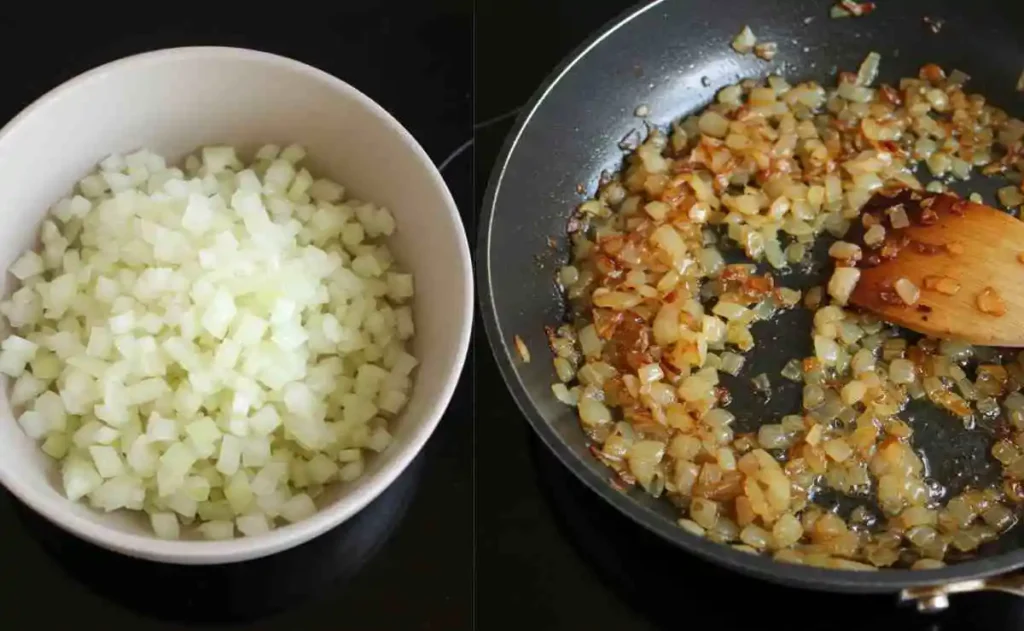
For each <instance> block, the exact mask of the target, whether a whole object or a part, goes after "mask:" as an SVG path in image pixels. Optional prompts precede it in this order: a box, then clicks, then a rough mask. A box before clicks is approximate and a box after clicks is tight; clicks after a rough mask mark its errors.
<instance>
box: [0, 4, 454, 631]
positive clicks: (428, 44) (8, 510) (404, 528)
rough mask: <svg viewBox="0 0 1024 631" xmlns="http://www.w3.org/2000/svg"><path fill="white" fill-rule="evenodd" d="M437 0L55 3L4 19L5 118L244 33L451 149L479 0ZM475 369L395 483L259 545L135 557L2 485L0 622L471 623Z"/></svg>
mask: <svg viewBox="0 0 1024 631" xmlns="http://www.w3.org/2000/svg"><path fill="white" fill-rule="evenodd" d="M341 4H342V5H343V4H344V3H341ZM427 4H428V3H416V2H411V1H407V2H397V1H386V2H385V1H377V2H372V3H367V4H365V5H358V8H350V9H336V8H335V9H331V10H324V9H319V8H313V7H312V5H310V6H309V7H308V8H306V9H305V10H303V9H302V7H301V6H300V5H295V6H294V9H293V10H292V11H289V10H288V9H292V7H287V6H285V7H278V9H279V10H281V9H284V11H283V14H282V15H279V16H277V17H275V16H274V15H271V14H270V13H266V12H265V11H264V10H263V9H256V8H253V7H251V6H250V7H248V8H244V9H243V8H241V7H237V8H230V9H227V8H226V9H225V10H219V9H211V8H208V7H205V6H203V7H200V6H196V7H193V8H192V9H189V10H187V11H181V10H180V9H183V8H184V7H178V8H177V9H173V8H167V9H154V11H155V13H157V15H153V16H148V17H145V19H143V16H142V13H141V12H140V13H138V14H137V15H133V16H126V17H129V18H133V19H132V20H131V21H132V23H131V25H130V26H126V25H121V24H118V20H115V19H112V15H113V13H116V11H117V10H118V9H116V8H114V7H111V11H110V12H107V11H106V10H105V9H103V8H102V7H100V6H98V5H90V6H89V7H88V10H87V11H85V12H82V11H78V10H73V11H76V12H77V13H79V14H80V15H68V14H66V13H64V12H63V10H62V17H63V18H64V19H63V20H62V21H60V22H55V21H47V22H46V28H45V30H43V31H41V30H40V29H38V28H34V27H35V26H36V24H37V23H22V22H20V21H18V20H15V19H13V18H8V17H4V18H0V59H3V60H5V61H4V64H3V72H4V79H5V80H4V89H3V91H2V92H0V120H8V119H10V118H11V117H13V116H14V115H15V114H17V112H18V111H19V110H20V109H21V108H23V107H24V106H25V105H27V104H28V103H30V102H31V101H32V100H33V99H35V98H36V97H38V96H41V95H42V94H43V93H44V92H45V91H47V90H49V89H50V88H52V87H55V86H56V85H58V84H59V83H60V82H62V81H64V80H66V79H68V78H70V77H72V76H73V75H75V74H78V73H79V72H81V71H84V70H87V69H89V68H91V67H93V66H96V65H99V64H101V63H104V62H107V61H111V60H114V59H116V58H119V57H123V56H125V55H129V54H132V53H137V52H142V51H146V50H153V49H157V48H165V47H172V46H183V45H228V46H242V47H248V48H257V49H263V50H266V51H269V52H274V53H279V54H284V55H287V56H290V57H294V58H296V59H298V60H300V61H304V62H307V63H310V64H313V65H315V66H318V67H320V68H322V69H324V70H326V71H328V72H331V73H332V74H335V75H336V76H338V77H340V78H342V79H344V80H346V81H348V82H349V83H351V84H352V85H354V86H356V87H357V88H358V89H360V90H362V91H363V92H365V93H366V94H367V95H369V96H370V97H371V98H373V99H375V100H377V101H378V102H379V103H380V104H381V105H383V106H384V107H385V108H386V109H388V110H390V111H391V112H392V113H393V114H394V115H395V116H396V117H397V118H398V120H399V121H401V122H402V123H403V124H404V125H405V126H406V127H407V128H408V129H409V130H410V131H411V132H412V134H413V135H414V136H416V138H417V139H418V140H419V141H420V143H421V144H422V145H423V146H424V148H425V149H426V150H427V152H428V153H429V154H430V156H431V157H432V158H433V159H434V160H435V161H436V162H437V163H441V162H442V161H443V160H444V159H445V158H446V157H448V156H449V155H450V154H451V153H452V152H453V151H454V150H455V149H456V148H457V147H459V146H460V145H462V144H463V143H464V142H466V141H467V140H469V138H470V137H471V134H472V129H471V124H470V121H471V116H472V109H471V107H472V101H471V88H472V78H471V73H472V13H471V11H472V8H471V5H470V2H469V0H445V1H439V2H431V3H429V7H427ZM353 5H355V3H353ZM225 6H226V5H225ZM332 6H338V3H335V5H332ZM182 15H187V17H181V16H182ZM136 18H137V19H136ZM396 78H397V80H396ZM125 107H131V104H130V103H126V104H125ZM471 165H472V154H471V153H470V152H464V153H462V154H461V155H459V156H458V157H457V158H455V159H453V160H452V161H451V162H450V163H449V164H448V165H447V167H446V168H445V172H444V175H445V179H446V181H447V182H448V186H449V187H450V189H451V191H452V193H453V195H454V197H455V199H456V201H457V202H458V204H459V206H460V208H461V209H462V211H463V213H464V214H463V216H464V219H465V221H466V223H467V229H468V230H470V231H472V228H471V225H470V224H471V223H472V220H473V213H472V208H473V204H472V197H471V191H472V166H471ZM470 374H471V373H470V369H469V367H468V365H467V369H466V371H465V372H464V374H463V379H462V381H461V383H460V385H459V388H458V391H457V392H456V394H455V398H454V401H453V403H452V405H451V407H450V408H449V410H448V412H447V414H446V415H445V418H444V420H443V421H442V422H441V424H440V426H439V428H438V430H437V432H436V433H435V434H434V436H433V438H432V439H431V440H430V442H429V443H428V446H427V448H426V450H425V451H424V452H423V453H422V454H421V455H420V457H419V458H418V459H417V460H416V461H415V462H414V464H413V465H412V466H411V467H410V468H409V470H408V471H407V472H406V473H405V474H403V476H402V477H400V478H399V480H398V481H397V482H396V483H395V484H394V485H393V486H392V487H391V488H389V489H388V491H386V492H385V494H384V495H382V496H380V497H379V498H378V499H377V500H376V501H375V502H374V503H372V504H371V505H370V506H368V507H367V508H366V509H364V510H363V511H362V512H360V513H359V514H358V515H357V516H356V517H355V518H354V519H352V520H350V521H349V522H347V523H346V524H343V525H342V526H341V527H339V528H337V529H335V530H334V531H332V532H330V533H328V534H326V535H324V536H323V537H320V538H318V539H317V540H315V541H313V542H310V543H309V544H307V545H305V546H302V547H300V548H298V549H296V550H294V551H290V552H284V553H282V554H279V555H275V556H274V557H271V558H270V559H268V560H265V561H257V562H253V563H246V564H241V565H233V566H224V567H221V568H180V567H175V566H165V565H158V564H152V563H144V562H138V561H133V560H131V559H127V558H125V557H120V556H117V555H113V554H110V553H107V552H104V551H102V550H99V549H98V548H95V547H93V546H91V545H88V544H85V543H82V542H81V541H78V540H77V539H74V538H73V537H71V536H69V535H66V534H64V533H63V531H60V530H58V529H56V528H55V527H53V526H51V525H50V524H49V523H47V522H45V521H43V520H42V519H41V518H39V517H36V516H35V515H34V514H32V513H30V512H29V511H28V510H27V509H25V508H23V507H22V506H21V505H20V504H18V503H17V502H16V501H15V500H13V499H12V498H11V497H10V496H9V495H7V494H6V493H0V611H2V612H3V622H2V624H0V628H3V629H6V630H10V631H29V630H35V629H66V628H72V626H75V627H77V626H82V625H84V626H89V627H95V628H104V629H109V630H111V631H118V630H120V629H125V630H131V631H147V630H150V629H153V630H171V629H181V628H195V627H196V626H206V625H211V626H222V625H223V624H224V623H235V624H234V625H232V626H233V627H234V628H241V629H259V630H265V631H273V630H275V629H294V630H301V631H315V630H318V629H322V630H332V631H333V630H336V629H359V630H378V629H379V630H382V631H387V630H391V629H394V630H396V631H399V630H400V631H406V630H412V629H423V630H426V629H437V630H443V631H449V630H461V629H469V628H471V605H472V580H473V577H472V554H473V549H472V536H473V532H472V492H473V491H472V424H471V423H472V383H471V379H470ZM385 544H386V545H385ZM203 623H206V624H203Z"/></svg>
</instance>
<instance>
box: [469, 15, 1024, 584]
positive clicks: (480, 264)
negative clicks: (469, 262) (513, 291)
mask: <svg viewBox="0 0 1024 631" xmlns="http://www.w3.org/2000/svg"><path fill="white" fill-rule="evenodd" d="M666 2H667V0H653V1H651V2H641V3H640V4H637V5H634V6H633V7H631V8H629V9H627V10H625V11H623V12H622V13H620V14H619V15H618V16H616V17H615V18H613V19H611V20H610V21H608V22H607V23H605V24H604V25H603V26H602V27H600V28H599V29H597V30H596V31H594V33H592V34H591V35H590V36H588V37H587V38H586V39H585V40H584V41H583V42H582V43H581V44H579V45H578V46H577V47H576V48H575V49H573V50H572V52H570V53H569V54H568V55H567V56H565V57H564V58H563V59H562V60H561V61H560V62H559V63H558V65H556V66H555V68H554V69H553V70H552V71H551V72H550V73H549V74H548V76H547V77H546V78H545V79H544V81H543V82H542V83H541V84H540V85H539V86H538V88H537V89H536V90H535V91H534V93H533V94H532V95H531V97H530V99H529V101H528V102H527V104H526V105H525V106H524V107H523V108H522V110H521V112H520V114H519V116H517V118H516V121H515V123H514V124H513V126H512V129H511V131H509V133H508V135H507V136H506V138H505V140H504V142H503V145H502V148H501V151H500V152H499V153H498V157H497V159H496V160H495V162H494V165H493V166H492V167H491V172H490V176H489V178H488V183H487V189H486V191H485V194H484V198H483V202H482V207H481V209H480V214H479V222H480V223H479V226H478V235H477V239H478V241H477V246H476V252H475V256H476V259H477V261H476V263H477V265H476V268H477V269H476V277H477V285H478V290H477V291H478V297H479V300H480V307H481V315H482V319H483V324H484V331H485V333H486V337H487V340H488V344H489V346H490V348H491V352H492V354H493V356H494V359H495V363H496V364H497V365H498V369H499V372H500V373H501V376H502V380H503V381H504V383H505V387H506V388H507V389H508V391H509V393H510V394H511V395H512V398H513V399H514V400H515V402H516V405H517V407H518V408H519V410H520V412H521V413H522V415H523V416H524V417H525V418H526V421H527V422H528V423H529V425H530V426H531V427H532V429H533V431H534V433H535V434H536V435H537V436H538V437H539V438H540V439H541V442H542V443H544V445H545V447H546V448H547V449H548V450H549V451H550V452H551V453H552V454H554V455H555V457H556V458H557V459H558V460H559V462H560V463H561V465H562V466H564V467H565V468H567V469H568V470H569V471H571V472H572V473H573V475H575V477H576V478H577V479H578V480H579V481H580V482H582V483H583V485H584V486H586V487H588V488H589V489H590V490H591V491H592V492H594V493H596V494H597V495H598V496H600V497H601V498H602V499H603V500H604V501H605V502H606V503H608V504H610V505H611V506H613V507H614V508H615V509H616V510H618V511H619V512H620V513H621V514H623V515H624V516H626V517H627V518H629V519H630V520H632V521H633V522H634V523H636V524H637V525H638V526H640V527H642V528H644V529H645V530H647V531H648V532H651V533H654V534H656V535H657V536H658V537H660V538H661V539H662V540H664V541H665V542H666V543H669V544H671V545H673V546H675V547H676V548H679V549H682V550H683V551H685V552H687V553H688V554H692V555H694V556H696V557H698V558H700V559H703V560H705V561H710V562H712V563H715V564H717V565H718V566H720V567H724V568H727V569H729V570H732V571H736V572H740V573H742V574H746V575H748V576H753V577H756V578H758V579H762V580H767V581H771V582H774V583H779V584H783V585H787V586H791V587H799V588H804V589H811V590H816V591H829V592H846V593H884V592H898V591H900V590H904V589H910V588H917V587H927V586H934V585H943V584H948V583H955V582H960V581H968V580H974V579H982V578H986V577H990V576H996V575H1001V574H1005V573H1008V572H1011V571H1013V570H1015V569H1018V568H1020V567H1022V566H1024V549H1016V550H1013V551H1011V552H1007V553H1002V554H998V555H993V556H990V557H986V558H983V559H975V560H971V561H966V562H962V563H957V564H955V565H950V566H946V567H943V568H939V569H933V570H893V569H881V570H879V571H876V572H855V571H849V570H834V569H824V568H815V567H809V566H801V565H795V564H788V563H782V562H779V561H774V560H772V559H770V558H768V557H764V556H760V555H756V556H755V555H751V554H749V553H746V552H742V551H739V550H735V549H733V548H732V547H730V546H727V545H723V544H719V543H715V542H713V541H709V540H707V539H703V538H699V537H696V536H694V535H692V534H690V533H688V532H686V531H684V530H682V529H681V528H679V527H677V526H675V525H674V524H672V523H671V522H669V521H667V520H665V519H664V517H663V516H661V515H658V514H657V513H655V512H654V511H653V510H651V509H649V508H647V507H644V506H643V505H641V504H639V503H637V502H635V501H634V500H632V499H630V498H629V497H628V496H627V495H626V494H625V493H622V492H620V491H617V490H615V489H614V488H613V487H612V486H611V485H609V484H608V482H607V480H605V479H604V478H602V477H600V476H599V475H597V474H596V473H595V472H594V471H593V470H591V468H590V466H589V465H588V463H587V462H585V461H584V460H583V458H581V457H580V456H579V455H578V454H576V453H575V452H574V451H573V450H572V449H570V448H569V446H568V445H567V444H565V443H564V442H563V441H562V440H561V439H560V438H559V437H558V436H557V435H556V433H555V432H554V430H553V429H552V428H551V427H550V426H549V425H548V423H547V421H546V420H545V419H544V418H543V417H542V416H541V415H540V413H539V412H538V411H537V410H536V408H535V407H534V406H533V405H532V403H531V401H530V397H529V395H528V394H527V392H526V389H525V387H524V386H523V384H522V382H521V380H520V377H519V374H518V372H517V370H516V368H515V363H514V360H513V351H512V349H511V348H510V346H509V344H508V343H507V342H506V337H505V333H504V332H503V330H502V326H501V322H500V319H499V317H498V313H497V306H496V304H495V302H494V291H493V287H492V284H491V227H492V223H493V220H494V215H495V210H496V207H497V204H498V201H499V196H500V195H501V186H502V182H503V180H504V177H505V173H506V171H507V169H508V167H509V162H510V160H511V159H512V156H513V153H514V152H515V149H516V147H517V145H518V144H519V141H520V139H521V137H522V134H523V132H524V130H525V129H526V127H527V126H528V125H529V123H530V121H531V120H532V118H533V116H534V114H535V113H536V112H537V111H538V110H539V109H540V108H541V107H542V106H543V104H544V101H545V100H546V98H547V97H548V95H549V94H550V93H551V92H552V91H553V90H554V89H555V88H556V87H557V86H558V84H559V82H560V81H561V80H562V78H563V77H565V76H566V75H567V74H568V73H569V72H571V71H572V69H573V68H574V67H575V66H576V65H577V64H578V63H579V62H581V61H582V60H583V59H584V58H585V57H586V56H587V54H589V53H590V51H591V50H593V49H594V48H596V47H597V46H599V45H600V44H601V43H603V42H604V41H605V40H607V39H609V38H610V37H611V36H612V35H614V34H615V33H616V32H617V31H619V30H620V29H621V28H623V27H624V26H626V25H627V24H629V23H630V22H632V21H633V20H635V19H637V18H638V17H640V16H642V15H644V14H645V13H647V12H648V11H650V10H651V9H654V8H656V7H658V6H660V5H662V4H664V3H666Z"/></svg>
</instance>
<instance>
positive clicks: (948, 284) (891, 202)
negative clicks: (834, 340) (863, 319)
mask: <svg viewBox="0 0 1024 631" xmlns="http://www.w3.org/2000/svg"><path fill="white" fill-rule="evenodd" d="M901 211H902V212H901ZM904 216H905V217H906V220H904ZM893 221H895V222H896V227H894V226H893ZM907 221H909V225H907ZM876 223H877V224H879V225H880V226H881V227H882V230H884V240H883V241H882V242H881V243H877V237H878V235H879V234H880V232H879V229H878V228H874V230H873V232H872V229H871V226H872V225H874V224H876ZM904 226H906V227H904ZM865 239H866V240H867V241H869V242H872V243H873V244H874V246H873V247H872V246H869V245H867V243H866V242H865ZM844 240H845V241H848V242H853V243H856V244H857V245H860V246H861V248H862V254H861V258H860V260H859V261H852V260H851V261H848V262H847V264H850V265H852V264H856V266H857V267H858V268H860V270H861V275H860V279H859V281H858V282H857V285H856V287H855V288H854V290H853V292H852V293H851V294H850V298H849V300H850V302H852V303H853V304H855V305H857V306H860V307H862V308H864V309H868V310H870V311H873V312H874V313H876V314H877V315H879V316H880V317H881V318H883V319H885V320H887V321H889V322H892V323H894V324H898V325H900V326H903V327H906V328H908V329H910V330H912V331H917V332H919V333H923V334H925V335H928V336H930V337H937V338H944V339H956V340H963V341H965V342H969V343H971V344H977V345H983V346H1014V347H1024V221H1021V220H1019V219H1016V218H1014V217H1012V216H1010V215H1008V214H1007V213H1005V212H1001V211H999V210H996V209H994V208H991V207H988V206H984V205H982V204H975V203H972V202H969V201H967V200H964V199H959V198H957V197H954V196H952V195H947V194H941V195H933V194H927V193H920V192H917V191H910V190H907V189H903V190H897V191H889V192H885V193H881V194H878V195H875V196H874V197H873V198H872V199H871V200H870V201H869V202H868V204H867V205H866V206H865V209H864V212H863V214H862V216H861V220H860V221H858V222H857V223H856V224H855V225H854V226H853V227H852V228H851V230H850V232H849V233H848V234H847V236H846V237H845V239H844ZM901 279H905V281H904V280H901ZM906 281H909V283H910V284H908V283H907V282H906ZM914 288H917V289H918V290H919V292H920V293H919V296H918V297H917V300H916V301H913V300H912V298H913V294H914V291H913V290H914ZM905 298H910V300H907V299H905ZM908 303H909V304H908Z"/></svg>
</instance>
